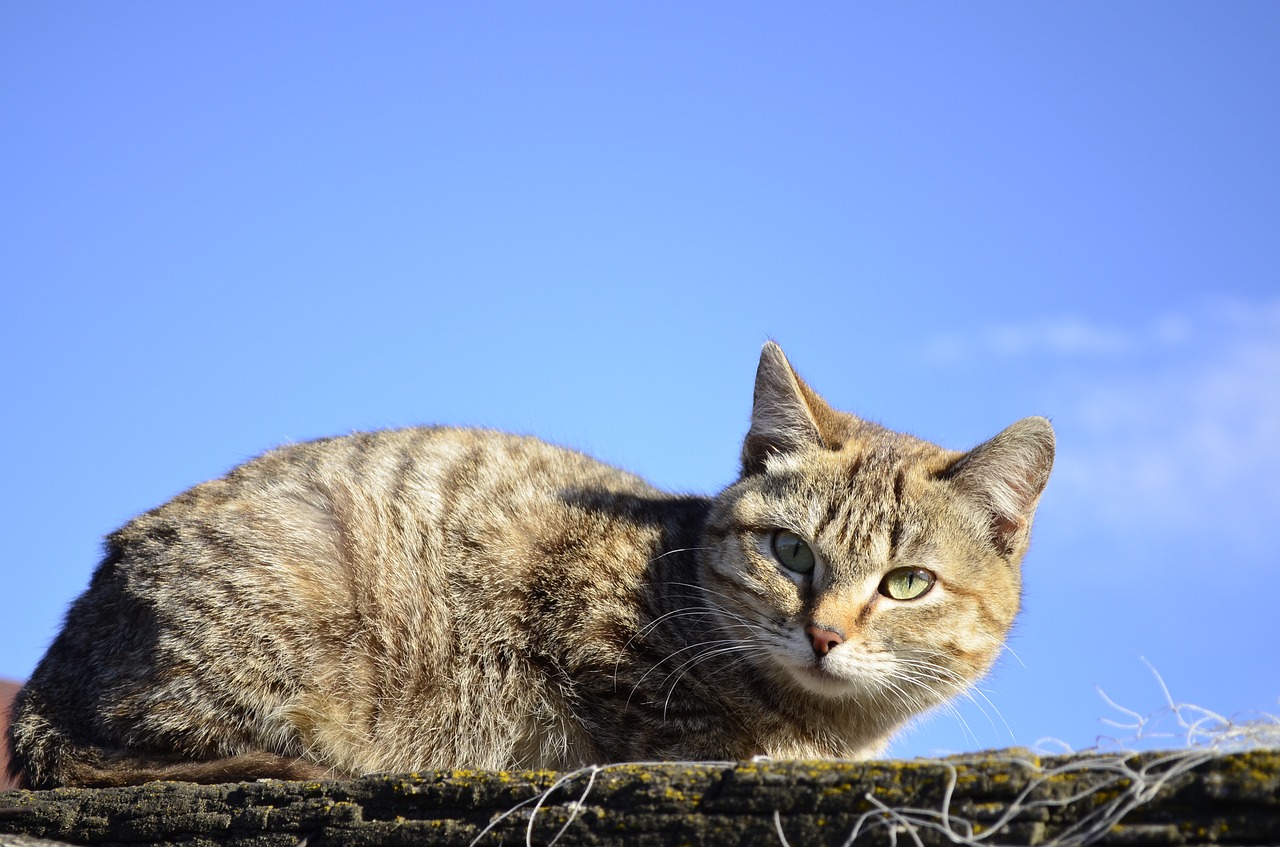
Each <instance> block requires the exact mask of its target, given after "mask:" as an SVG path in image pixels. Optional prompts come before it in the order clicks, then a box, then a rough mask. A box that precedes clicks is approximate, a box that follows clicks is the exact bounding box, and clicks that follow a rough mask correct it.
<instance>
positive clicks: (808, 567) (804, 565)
mask: <svg viewBox="0 0 1280 847" xmlns="http://www.w3.org/2000/svg"><path fill="white" fill-rule="evenodd" d="M772 544H773V555H774V556H776V557H777V559H778V561H779V562H781V563H782V566H783V567H784V568H786V569H787V570H789V571H795V572H796V573H809V572H811V571H812V570H813V565H814V558H813V551H812V550H810V549H809V545H808V544H806V543H805V541H804V539H803V538H801V537H800V536H798V535H796V534H795V533H794V532H788V531H787V530H785V529H780V530H778V531H777V532H775V533H774V534H773V542H772Z"/></svg>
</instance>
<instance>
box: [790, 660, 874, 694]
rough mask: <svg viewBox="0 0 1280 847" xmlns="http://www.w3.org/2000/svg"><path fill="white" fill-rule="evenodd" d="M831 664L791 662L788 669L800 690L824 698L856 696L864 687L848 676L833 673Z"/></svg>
mask: <svg viewBox="0 0 1280 847" xmlns="http://www.w3.org/2000/svg"><path fill="white" fill-rule="evenodd" d="M828 664H829V662H825V661H824V662H820V663H817V664H814V663H812V662H803V663H796V662H789V663H787V666H786V669H787V671H788V675H789V676H790V678H791V680H792V681H793V682H795V683H796V684H797V685H798V687H799V688H801V689H803V690H804V691H806V692H808V693H810V694H817V695H819V696H822V697H832V698H841V697H849V696H852V695H854V694H856V693H857V692H858V691H859V690H860V689H861V687H862V686H860V685H858V683H857V682H856V681H854V680H851V679H849V678H848V677H846V676H840V675H838V674H836V673H833V672H832V670H831V668H829V667H827V665H828Z"/></svg>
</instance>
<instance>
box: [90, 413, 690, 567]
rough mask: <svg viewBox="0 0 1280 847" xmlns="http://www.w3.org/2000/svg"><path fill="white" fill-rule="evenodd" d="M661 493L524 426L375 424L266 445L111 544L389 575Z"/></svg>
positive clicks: (166, 560)
mask: <svg viewBox="0 0 1280 847" xmlns="http://www.w3.org/2000/svg"><path fill="white" fill-rule="evenodd" d="M667 499H675V498H672V497H671V495H667V494H665V493H664V492H662V491H660V490H658V489H656V488H654V487H653V486H651V485H649V484H648V483H647V482H645V481H644V480H643V479H641V478H640V477H638V476H635V475H633V474H630V473H627V472H625V471H622V470H620V469H618V468H615V467H613V466H611V465H607V464H605V463H603V462H600V461H598V460H596V459H593V458H591V457H590V456H587V455H585V454H583V453H580V452H577V451H575V450H571V449H568V448H564V447H560V446H557V445H553V444H550V443H548V442H545V441H542V440H540V439H537V438H533V437H530V436H522V435H513V434H509V433H503V432H497V431H493V430H484V429H469V428H455V427H413V428H405V429H394V430H376V431H369V432H359V433H353V434H350V435H345V436H338V437H332V438H323V439H318V440H314V441H306V442H298V443H292V444H286V445H284V446H281V447H277V448H275V449H273V450H270V451H268V452H266V453H264V454H262V455H260V456H258V457H256V458H254V459H251V460H249V461H247V462H245V463H244V464H242V465H239V466H238V467H236V468H234V469H233V470H231V471H230V472H229V473H227V474H226V475H225V476H223V477H220V478H218V479H214V480H210V481H208V482H204V483H201V484H199V485H196V486H194V487H192V488H190V489H188V490H187V491H185V492H183V493H182V494H179V495H178V496H177V497H174V498H173V499H172V500H170V501H168V502H167V503H165V504H163V505H161V506H159V507H157V508H155V509H152V510H151V511H149V512H146V513H145V514H142V515H139V516H138V517H136V518H134V519H133V520H132V521H130V522H129V523H128V524H126V525H125V526H124V527H122V528H121V529H120V530H118V531H117V532H115V533H114V534H112V535H111V536H110V537H109V541H108V551H109V554H112V556H113V558H114V560H115V561H116V562H117V563H119V565H121V566H123V567H126V568H128V569H131V570H132V571H135V572H136V573H137V577H138V579H139V580H145V578H146V574H148V573H149V572H151V571H153V570H155V571H158V572H157V573H156V576H157V577H164V576H165V574H164V573H163V572H164V571H167V570H168V569H169V568H168V567H167V566H175V567H180V568H181V569H182V570H183V571H184V572H185V573H187V574H189V575H192V576H195V575H198V574H200V573H201V572H211V573H213V574H216V575H217V577H218V578H219V579H222V580H226V579H231V578H233V575H234V574H235V573H241V574H243V575H244V576H245V578H246V579H255V578H271V577H282V576H284V577H297V576H299V575H301V576H303V577H305V578H307V579H316V578H320V577H322V576H323V575H324V574H325V573H326V572H327V571H330V570H335V569H336V570H340V571H342V572H343V573H344V574H348V575H349V574H351V573H362V572H368V571H372V570H379V571H382V572H383V573H382V574H380V576H379V578H385V577H386V576H388V575H394V573H395V572H396V571H398V570H405V569H408V570H411V571H422V570H424V569H425V570H430V569H431V568H432V566H433V565H442V566H447V565H448V564H449V563H450V562H454V563H455V564H458V563H459V562H458V561H457V559H458V558H465V559H472V560H474V559H475V558H477V557H481V558H483V557H484V554H485V552H486V551H501V553H502V554H503V555H499V556H496V557H494V561H495V564H499V565H502V566H519V564H520V563H521V560H522V557H521V556H519V555H512V554H513V553H517V552H519V551H518V550H517V549H516V548H519V547H521V546H527V545H530V544H532V545H534V546H536V544H537V541H538V539H539V538H540V537H543V536H558V537H563V536H564V535H565V534H570V535H572V534H574V528H573V527H572V526H570V525H568V524H572V523H574V522H588V523H591V522H599V521H600V520H601V519H602V513H611V514H612V515H613V516H614V517H616V518H620V519H621V520H622V522H623V523H626V521H627V518H628V515H626V514H625V513H626V511H627V510H626V508H625V507H624V506H622V505H620V504H624V503H648V504H657V505H658V508H661V505H660V504H661V503H662V502H663V501H665V500H667ZM451 550H453V551H460V552H462V553H465V554H466V555H465V556H462V557H452V558H451V557H450V556H449V555H448V552H449V551H451ZM295 572H296V573H295ZM366 576H368V577H372V574H368V573H366ZM292 581H293V579H290V582H292Z"/></svg>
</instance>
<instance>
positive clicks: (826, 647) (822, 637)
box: [804, 623, 844, 658]
mask: <svg viewBox="0 0 1280 847" xmlns="http://www.w3.org/2000/svg"><path fill="white" fill-rule="evenodd" d="M804 634H805V635H807V636H809V643H810V644H812V645H813V654H814V655H815V656H817V657H818V658H822V657H823V656H825V655H827V654H828V653H830V652H831V651H832V650H833V649H835V648H836V647H838V646H839V645H841V644H843V643H844V636H843V635H841V634H840V633H838V632H836V631H835V630H833V629H823V628H822V627H820V626H818V625H817V624H816V623H811V624H809V625H808V626H806V627H805V628H804Z"/></svg>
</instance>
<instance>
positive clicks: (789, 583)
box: [10, 344, 1053, 787]
mask: <svg viewBox="0 0 1280 847" xmlns="http://www.w3.org/2000/svg"><path fill="white" fill-rule="evenodd" d="M1052 459H1053V434H1052V430H1051V429H1050V427H1049V425H1048V423H1047V422H1046V421H1044V420H1043V419H1040V418H1029V419H1027V420H1024V421H1021V422H1019V423H1017V424H1014V425H1013V426H1012V427H1010V428H1009V429H1007V430H1005V431H1004V432H1003V433H1001V434H1000V435H999V436H997V437H996V438H994V439H992V440H991V441H989V442H987V443H986V444H984V445H981V446H979V447H978V448H976V449H975V450H973V451H970V452H969V453H964V454H961V453H954V452H951V451H947V450H943V449H942V448H939V447H937V446H934V445H932V444H929V443H927V442H924V441H921V440H918V439H915V438H912V437H910V436H906V435H902V434H899V433H895V432H891V431H889V430H886V429H884V428H882V427H879V426H877V425H875V424H872V423H869V422H866V421H863V420H861V419H859V418H856V417H854V416H852V415H849V414H845V413H840V412H836V411H834V410H832V409H831V408H830V407H828V406H827V404H826V403H825V402H824V401H823V400H822V399H821V398H820V397H819V396H818V395H817V394H816V393H815V392H813V390H812V389H810V388H809V387H808V386H807V385H805V383H804V382H803V381H802V380H801V379H800V378H799V377H798V376H797V375H796V374H795V372H794V371H793V370H792V369H791V367H790V365H789V364H788V363H787V361H786V359H785V357H784V356H783V354H782V351H781V350H780V349H778V348H777V347H776V345H773V344H769V345H766V347H765V349H764V351H763V353H762V356H761V362H760V368H759V371H758V376H757V383H756V392H755V401H754V407H753V414H752V424H751V429H750V431H749V433H748V436H747V438H746V439H745V441H744V446H743V459H742V475H741V477H740V478H739V479H738V480H737V481H736V482H735V483H734V484H733V485H731V486H729V487H728V488H727V489H725V490H724V491H722V492H721V493H720V494H718V495H717V496H715V497H689V496H677V495H673V494H669V493H666V492H663V491H660V490H659V489H656V488H654V487H652V486H651V485H649V484H648V483H646V482H644V481H643V480H641V479H640V478H638V477H636V476H633V475H631V474H628V473H625V472H623V471H620V470H617V469H615V468H612V467H609V466H606V465H603V464H601V463H599V462H596V461H595V460H593V459H590V458H588V457H587V456H584V455H582V454H580V453H576V452H573V451H570V450H566V449H563V448H559V447H554V446H551V445H548V444H546V443H544V442H541V441H538V440H535V439H532V438H525V437H518V436H512V435H505V434H501V433H496V432H489V431H484V430H471V429H449V428H417V429H405V430H395V431H383V432H372V433H365V434H358V435H352V436H348V437H344V438H334V439H327V440H321V441H315V442H309V443H304V444H294V445H290V446H286V447H282V448H279V449H276V450H273V451H271V452H268V453H266V454H264V455H263V456H260V457H258V458H257V459H254V460H252V461H250V462H248V463H246V464H244V465H242V466H241V467H239V468H236V469H235V470H233V471H232V472H231V473H229V474H228V475H227V476H225V477H223V478H221V479H217V480H213V481H211V482H206V483H204V484H202V485H198V486H196V487H194V488H192V489H190V490H189V491H187V492H185V493H184V494H182V495H180V496H178V497H177V498H175V499H174V500H172V501H170V502H169V503H167V504H165V505H163V506H161V507H159V508H157V509H155V510H153V511H150V512H147V513H146V514H144V515H141V516H139V517H138V518H135V519H134V520H133V521H131V522H130V523H128V524H127V525H125V526H124V527H123V528H122V529H120V530H118V531H117V532H115V533H114V534H112V535H111V536H110V537H109V538H108V540H107V547H106V556H105V557H104V559H103V561H102V563H101V564H100V565H99V567H98V569H97V571H96V572H95V574H94V576H93V580H92V582H91V584H90V586H89V588H88V590H87V591H86V592H85V593H84V594H83V595H82V596H81V597H80V598H79V599H78V600H77V601H76V602H75V603H74V605H73V606H72V607H71V609H70V611H69V613H68V614H67V618H66V622H65V625H64V627H63V629H62V631H61V633H60V634H59V635H58V636H57V638H56V640H55V641H54V643H53V644H52V646H51V647H50V648H49V651H48V653H47V655H46V656H45V657H44V659H43V661H41V663H40V665H39V667H38V668H37V669H36V672H35V674H34V676H33V677H32V679H31V680H30V682H29V683H28V684H27V686H26V687H25V688H24V689H23V691H22V694H21V695H20V697H19V698H18V700H17V702H16V704H15V707H14V712H13V718H14V719H13V725H12V727H11V730H10V741H11V745H12V767H13V768H14V771H15V773H16V772H18V771H21V772H22V773H23V774H24V776H25V780H26V784H28V785H30V786H33V787H48V786H54V785H59V784H80V785H110V784H127V783H133V782H141V781H145V780H149V779H189V780H196V781H223V780H228V779H245V778H253V777H260V776H271V777H317V776H324V775H333V776H350V775H356V774H363V773H369V772H381V771H409V770H423V769H431V768H464V767H465V768H504V769H511V768H523V767H540V768H570V767H574V766H578V765H582V764H586V763H603V762H611V761H626V760H653V759H737V758H745V757H750V756H755V755H762V754H763V755H770V756H805V757H810V756H839V757H865V756H870V755H874V754H876V753H877V752H878V751H880V750H881V749H882V748H883V747H884V745H885V744H886V742H887V740H888V738H889V737H890V735H891V734H892V733H893V732H894V730H895V729H896V728H898V727H899V726H901V725H902V723H903V722H905V721H906V720H908V719H909V718H910V717H911V716H913V715H915V714H917V713H919V712H921V711H922V710H925V709H928V708H930V707H932V706H935V705H937V704H939V703H941V702H943V701H945V700H946V699H947V698H949V697H951V696H953V695H955V694H957V693H959V692H961V691H963V690H965V689H966V688H967V687H968V686H970V685H971V684H972V683H973V682H974V681H975V680H976V679H977V678H978V677H980V676H981V675H982V674H983V673H985V672H986V670H987V669H988V667H989V666H990V665H991V663H992V661H993V660H994V659H995V657H996V655H997V653H998V652H999V650H1000V648H1001V645H1002V643H1003V639H1004V637H1005V635H1006V633H1007V631H1008V629H1009V626H1010V624H1011V623H1012V621H1013V618H1014V615H1015V613H1016V612H1017V609H1018V602H1019V590H1020V589H1019V585H1020V583H1019V564H1020V560H1021V558H1022V555H1023V553H1024V552H1025V550H1026V545H1027V540H1028V535H1029V532H1030V524H1031V517H1032V514H1033V513H1034V510H1035V505H1036V501H1037V499H1038V497H1039V494H1040V491H1041V490H1042V489H1043V487H1044V484H1045V481H1046V479H1047V476H1048V473H1049V468H1050V466H1051V464H1052ZM780 529H781V530H787V531H790V532H793V533H795V534H796V535H798V536H800V537H801V538H803V539H804V540H805V541H806V542H807V543H808V545H809V547H810V548H811V549H812V550H813V553H814V556H815V559H816V565H815V567H814V569H813V571H812V573H810V574H807V575H805V574H798V573H795V572H793V571H790V570H788V569H787V568H785V567H783V566H782V565H781V564H780V562H779V560H778V559H777V558H776V557H775V556H774V554H773V552H772V548H771V542H772V539H773V537H774V534H775V533H776V532H777V531H778V530H780ZM901 567H914V568H923V569H926V570H927V571H928V572H929V573H931V574H933V575H934V577H935V579H936V581H935V582H934V584H933V587H932V588H931V589H930V590H929V591H927V592H926V593H925V594H924V595H923V596H921V597H919V598H918V599H914V600H908V601H900V600H894V599H891V598H890V597H887V596H885V595H884V594H882V593H880V591H879V590H878V589H879V587H880V586H881V584H882V580H883V579H884V577H885V574H886V573H888V572H889V571H891V570H893V569H895V568H901ZM807 627H808V628H812V627H821V628H822V631H823V632H826V633H836V636H835V638H836V640H838V641H839V642H840V643H838V644H837V645H836V646H835V647H834V648H833V649H830V650H829V651H828V652H826V653H825V654H822V655H820V654H819V653H818V652H817V650H818V648H817V647H816V646H815V645H814V644H811V642H810V640H809V636H808V635H807V634H806V628H807ZM825 643H833V644H834V643H835V641H829V642H825Z"/></svg>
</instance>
